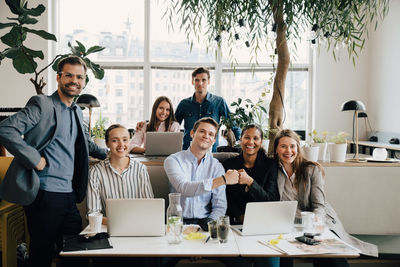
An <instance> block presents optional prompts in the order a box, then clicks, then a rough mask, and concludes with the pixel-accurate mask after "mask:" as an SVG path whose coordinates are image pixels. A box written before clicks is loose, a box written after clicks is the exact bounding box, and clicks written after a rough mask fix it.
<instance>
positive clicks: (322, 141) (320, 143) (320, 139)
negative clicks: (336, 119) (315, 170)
mask: <svg viewBox="0 0 400 267" xmlns="http://www.w3.org/2000/svg"><path fill="white" fill-rule="evenodd" d="M308 135H309V136H310V137H311V140H312V143H311V144H310V146H317V147H319V151H318V160H319V161H326V158H327V157H326V153H327V151H328V143H327V142H326V141H327V136H328V132H326V131H323V132H321V133H320V134H319V133H318V132H317V131H316V130H315V129H314V130H313V131H312V132H311V133H309V134H308Z"/></svg>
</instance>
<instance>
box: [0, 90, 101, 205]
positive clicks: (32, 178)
mask: <svg viewBox="0 0 400 267" xmlns="http://www.w3.org/2000/svg"><path fill="white" fill-rule="evenodd" d="M60 116H61V101H60V99H59V97H58V92H57V91H56V92H55V93H54V94H53V95H51V96H45V95H36V96H33V97H31V99H29V101H28V103H27V104H26V106H25V107H24V108H23V109H22V110H21V111H19V112H18V113H16V114H14V115H12V116H10V117H8V118H7V119H5V120H3V121H2V122H1V123H0V143H1V144H2V145H4V146H5V147H6V148H7V150H8V151H9V152H10V153H11V154H13V155H14V159H13V161H12V162H11V165H10V167H9V168H8V170H7V173H6V175H5V177H4V180H3V182H2V183H1V184H0V197H1V198H2V199H5V200H7V201H9V202H14V203H17V204H22V205H29V204H31V203H32V202H33V201H34V200H35V198H36V195H37V192H38V190H39V186H40V180H39V177H38V175H37V173H36V171H35V169H34V168H35V167H36V165H37V164H38V163H39V161H40V158H41V151H42V150H43V149H44V148H45V147H46V146H47V145H48V144H49V143H50V142H51V141H52V140H53V139H54V138H55V134H56V132H57V130H58V127H57V122H58V121H60ZM75 116H76V121H77V124H78V137H77V139H76V143H75V162H74V165H75V166H74V175H73V179H72V187H73V189H74V192H75V194H76V201H77V202H81V201H82V200H83V198H84V197H85V194H86V189H87V182H88V154H89V152H90V155H92V156H94V157H97V158H100V159H105V158H106V151H107V150H106V149H102V148H99V147H98V146H97V145H96V144H94V143H93V142H92V141H89V142H88V134H87V131H86V130H85V129H84V127H83V126H82V121H83V116H82V111H81V109H80V108H77V109H76V112H75Z"/></svg>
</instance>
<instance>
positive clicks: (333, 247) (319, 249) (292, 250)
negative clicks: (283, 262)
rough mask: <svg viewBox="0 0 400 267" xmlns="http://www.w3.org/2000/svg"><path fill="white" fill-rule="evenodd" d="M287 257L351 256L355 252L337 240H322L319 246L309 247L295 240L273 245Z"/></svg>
mask: <svg viewBox="0 0 400 267" xmlns="http://www.w3.org/2000/svg"><path fill="white" fill-rule="evenodd" d="M275 246H276V247H278V248H279V249H281V250H283V251H285V252H286V253H287V254H288V255H315V254H353V253H355V252H356V251H355V250H354V249H353V248H352V247H350V246H348V245H347V244H346V243H344V242H343V241H341V240H339V239H333V238H332V239H324V240H321V243H320V244H319V245H314V246H310V245H307V244H304V243H301V242H298V241H295V240H282V241H280V242H279V243H278V244H276V245H275Z"/></svg>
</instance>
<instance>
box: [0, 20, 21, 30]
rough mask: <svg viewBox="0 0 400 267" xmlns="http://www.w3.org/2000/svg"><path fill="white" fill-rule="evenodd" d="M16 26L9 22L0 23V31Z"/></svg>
mask: <svg viewBox="0 0 400 267" xmlns="http://www.w3.org/2000/svg"><path fill="white" fill-rule="evenodd" d="M17 25H18V24H17V23H14V22H10V23H1V22H0V30H1V29H4V28H7V27H11V26H17Z"/></svg>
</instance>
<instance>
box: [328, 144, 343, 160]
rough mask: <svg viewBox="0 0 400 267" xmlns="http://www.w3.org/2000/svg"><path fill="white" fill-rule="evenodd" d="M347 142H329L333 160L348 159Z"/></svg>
mask: <svg viewBox="0 0 400 267" xmlns="http://www.w3.org/2000/svg"><path fill="white" fill-rule="evenodd" d="M346 150H347V144H329V152H330V156H331V161H335V162H344V161H345V160H346Z"/></svg>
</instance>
